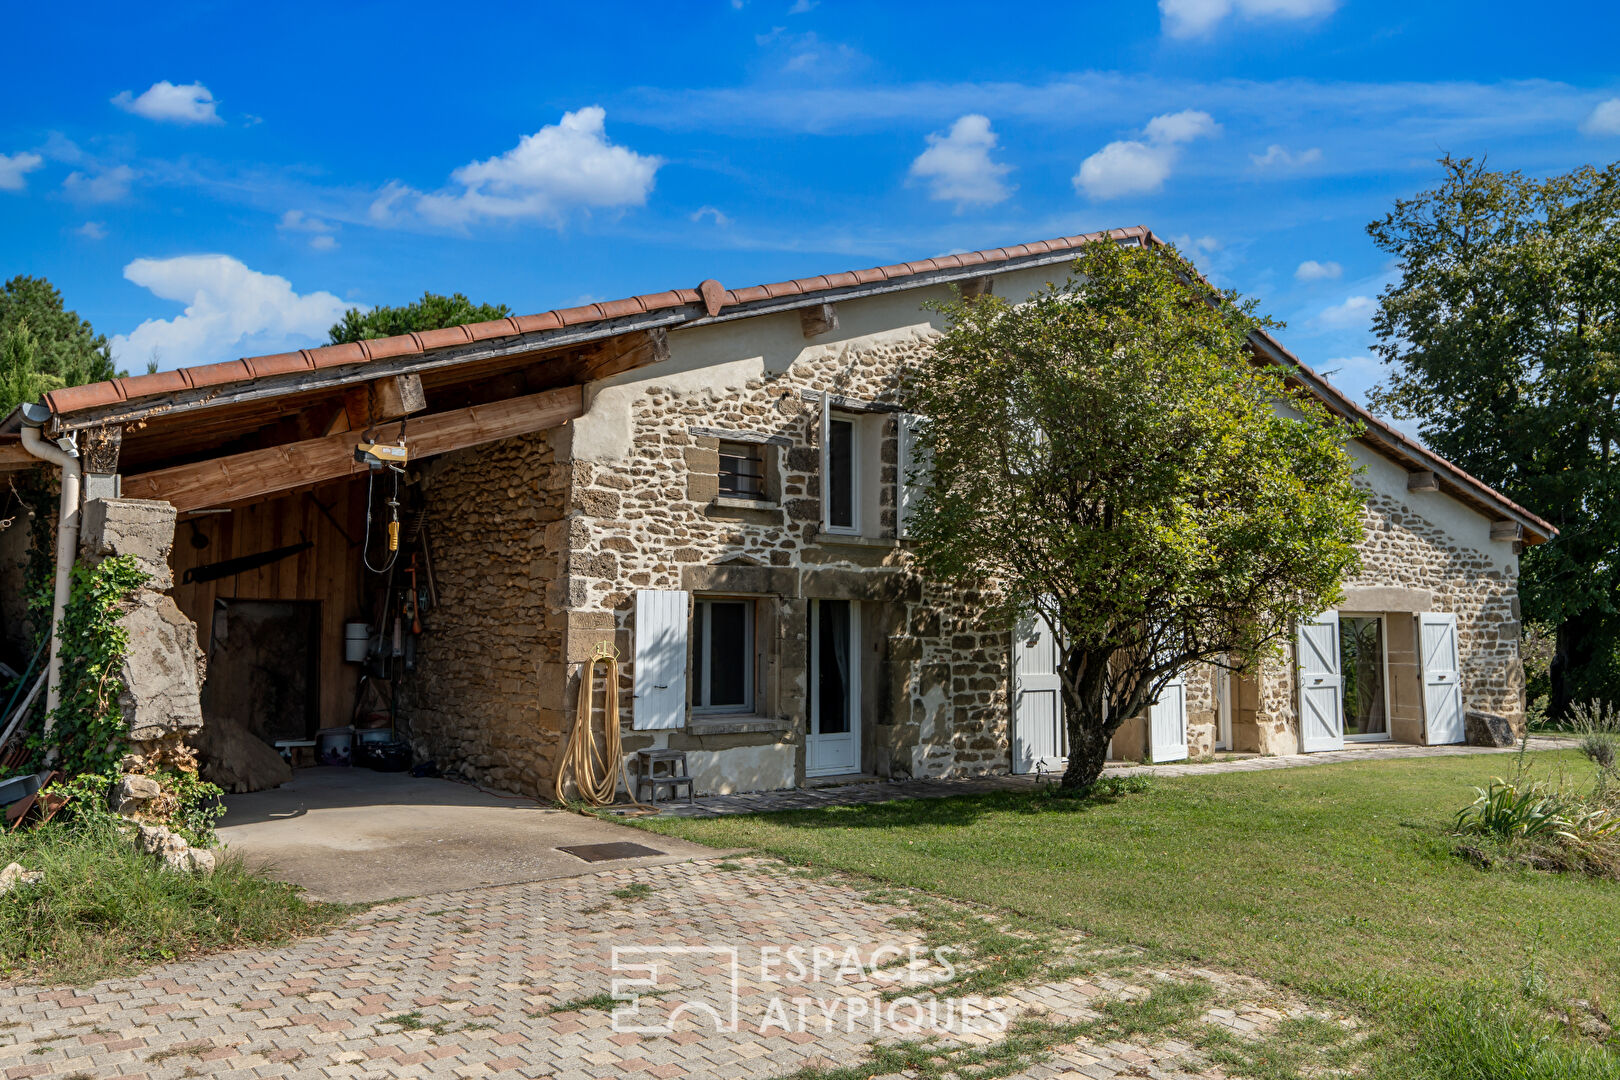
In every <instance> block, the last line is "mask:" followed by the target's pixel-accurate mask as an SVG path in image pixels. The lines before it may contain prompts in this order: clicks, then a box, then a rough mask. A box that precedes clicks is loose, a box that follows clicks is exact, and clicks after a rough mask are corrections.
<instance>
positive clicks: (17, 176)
mask: <svg viewBox="0 0 1620 1080" xmlns="http://www.w3.org/2000/svg"><path fill="white" fill-rule="evenodd" d="M43 164H45V159H44V158H42V157H40V156H39V155H38V154H30V153H28V152H27V151H26V150H24V151H21V152H19V153H16V154H0V191H21V190H22V189H23V188H25V187H27V186H28V181H27V180H25V179H24V176H25V175H26V174H28V173H31V172H33V171H34V170H35V169H37V168H39V167H40V166H41V165H43Z"/></svg>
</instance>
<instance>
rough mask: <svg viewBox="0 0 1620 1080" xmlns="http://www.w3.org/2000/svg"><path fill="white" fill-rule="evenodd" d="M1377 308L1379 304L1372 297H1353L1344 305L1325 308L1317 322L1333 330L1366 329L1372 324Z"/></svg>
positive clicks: (1318, 316)
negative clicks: (1374, 311)
mask: <svg viewBox="0 0 1620 1080" xmlns="http://www.w3.org/2000/svg"><path fill="white" fill-rule="evenodd" d="M1377 307H1378V302H1377V301H1375V300H1374V299H1373V298H1372V297H1370V296H1352V297H1349V298H1348V299H1346V300H1345V301H1344V303H1342V304H1334V305H1333V306H1332V307H1329V308H1324V309H1323V310H1322V312H1321V314H1319V315H1317V317H1316V321H1317V322H1318V323H1319V324H1321V325H1322V326H1324V327H1327V328H1328V329H1332V330H1345V329H1349V328H1352V327H1355V328H1365V327H1367V326H1369V325H1370V324H1371V322H1372V315H1373V310H1374V309H1375V308H1377Z"/></svg>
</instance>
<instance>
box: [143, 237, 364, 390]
mask: <svg viewBox="0 0 1620 1080" xmlns="http://www.w3.org/2000/svg"><path fill="white" fill-rule="evenodd" d="M124 277H125V278H127V279H128V280H130V281H132V282H134V283H135V284H136V285H139V286H141V287H142V288H145V289H148V290H150V291H151V292H152V293H153V294H154V295H156V296H158V297H161V298H162V299H164V300H174V301H177V302H179V303H183V304H185V305H186V308H185V311H184V312H182V313H181V314H179V315H176V316H175V317H174V318H172V319H148V320H147V321H145V322H143V323H141V325H139V326H137V327H136V328H135V329H134V330H133V331H131V332H130V333H128V334H119V335H117V336H115V337H114V338H113V339H112V352H113V358H114V359H115V360H117V362H118V363H119V365H120V366H122V367H126V368H129V369H131V370H137V371H138V370H140V369H141V368H144V367H145V366H146V364H147V362H148V361H149V360H156V361H157V362H158V366H159V367H160V368H163V369H168V368H175V367H185V366H188V365H192V364H208V363H215V362H218V361H221V360H228V359H231V358H233V357H236V356H241V355H250V354H253V353H264V352H271V351H275V350H278V349H285V348H296V347H299V346H303V345H309V344H311V343H314V342H317V341H319V340H320V339H322V338H324V337H325V336H326V332H327V329H328V328H329V327H330V326H331V325H332V324H333V323H334V322H336V321H337V320H338V319H339V318H340V317H341V316H342V314H343V311H344V309H345V308H347V307H348V306H349V305H348V304H345V303H344V302H343V301H342V300H339V299H338V298H337V297H336V296H333V295H332V294H331V293H329V292H313V293H306V294H304V295H299V294H298V293H296V292H294V291H293V288H292V283H291V282H289V281H288V280H287V279H286V278H283V277H277V276H275V275H274V274H261V273H259V272H258V271H256V270H250V269H248V268H247V267H246V266H244V265H243V264H242V263H241V262H240V261H239V260H237V259H233V258H231V257H230V256H229V255H181V256H178V257H176V258H172V259H136V260H135V261H134V262H132V263H130V264H129V265H128V266H126V267H124Z"/></svg>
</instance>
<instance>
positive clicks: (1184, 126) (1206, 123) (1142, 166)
mask: <svg viewBox="0 0 1620 1080" xmlns="http://www.w3.org/2000/svg"><path fill="white" fill-rule="evenodd" d="M1220 129H1221V126H1220V125H1219V124H1217V123H1216V122H1215V120H1214V119H1213V118H1212V117H1211V116H1210V115H1209V114H1208V113H1206V112H1199V111H1197V110H1196V109H1185V110H1183V111H1181V112H1176V113H1166V114H1165V115H1163V116H1155V117H1154V118H1153V119H1151V120H1149V121H1148V123H1147V127H1145V128H1143V129H1142V133H1143V135H1144V136H1146V141H1145V142H1144V141H1142V140H1138V139H1122V140H1119V141H1117V142H1111V143H1109V144H1108V145H1107V146H1105V147H1103V148H1102V149H1101V150H1099V151H1097V152H1096V153H1095V154H1092V155H1091V156H1090V157H1088V158H1086V160H1085V161H1083V162H1081V163H1080V171H1079V172H1077V173H1075V174H1074V189H1075V191H1077V192H1084V193H1085V194H1086V195H1089V196H1090V197H1091V198H1093V199H1114V198H1118V197H1119V196H1121V195H1142V194H1146V193H1148V192H1151V191H1157V190H1159V188H1161V187H1163V186H1164V182H1165V180H1167V179H1168V178H1169V176H1170V170H1171V169H1172V168H1173V167H1174V166H1175V163H1176V160H1177V158H1179V157H1180V156H1181V149H1180V147H1181V144H1182V143H1185V142H1190V141H1192V140H1193V139H1199V138H1204V137H1206V136H1210V135H1214V134H1215V133H1217V132H1218V131H1220Z"/></svg>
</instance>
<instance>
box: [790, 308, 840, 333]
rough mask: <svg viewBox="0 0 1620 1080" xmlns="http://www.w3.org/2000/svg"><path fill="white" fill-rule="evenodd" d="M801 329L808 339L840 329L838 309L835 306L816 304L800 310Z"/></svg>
mask: <svg viewBox="0 0 1620 1080" xmlns="http://www.w3.org/2000/svg"><path fill="white" fill-rule="evenodd" d="M799 329H800V330H802V331H803V332H804V336H805V338H806V339H808V338H813V337H820V336H821V335H822V334H830V333H832V332H833V331H834V330H836V329H838V308H837V306H836V305H833V304H816V305H814V306H812V307H803V308H800V309H799Z"/></svg>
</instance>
